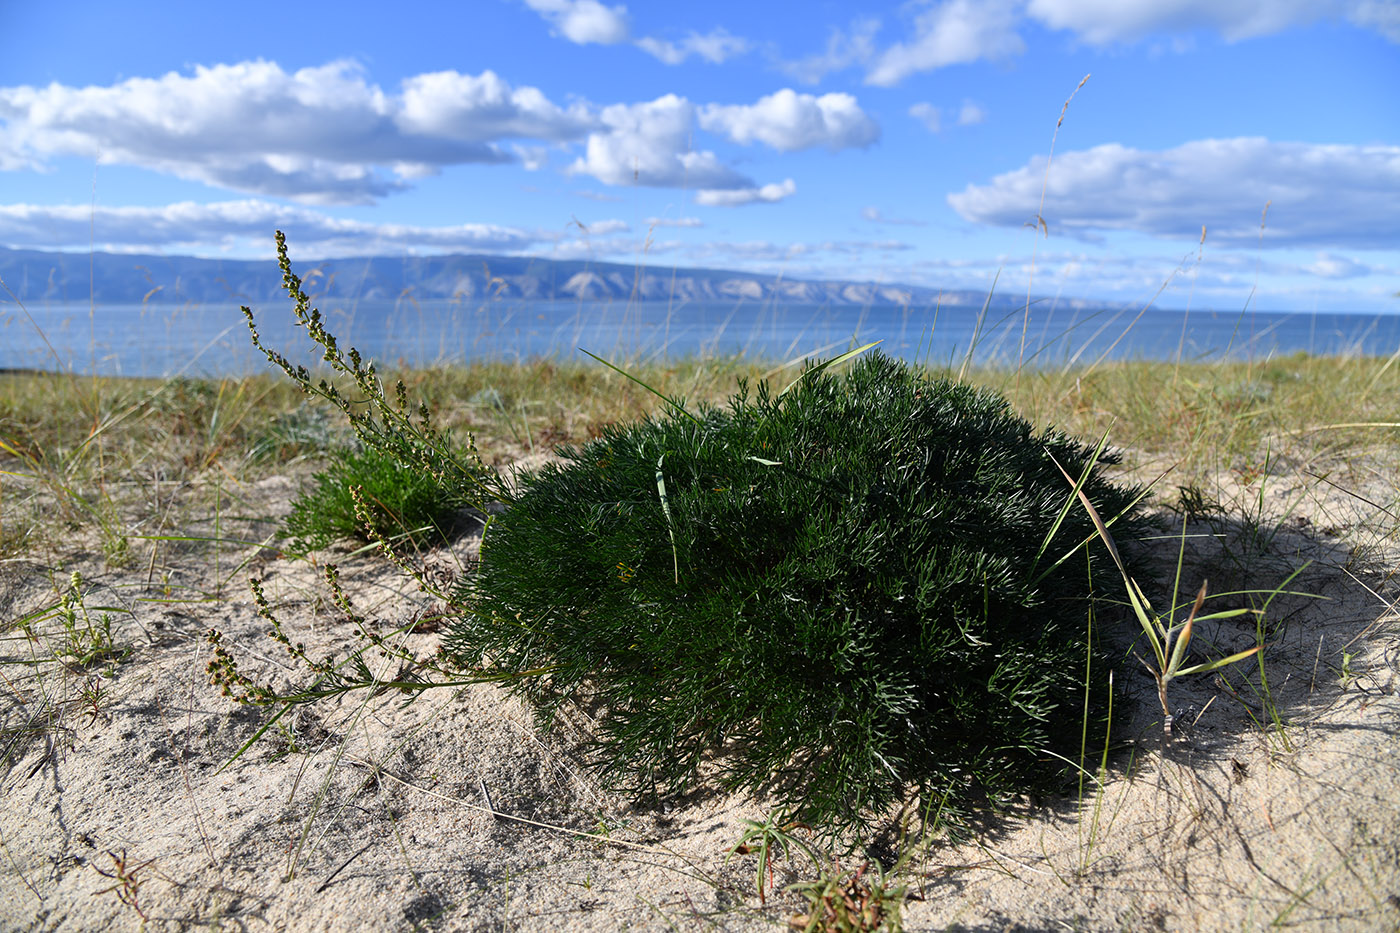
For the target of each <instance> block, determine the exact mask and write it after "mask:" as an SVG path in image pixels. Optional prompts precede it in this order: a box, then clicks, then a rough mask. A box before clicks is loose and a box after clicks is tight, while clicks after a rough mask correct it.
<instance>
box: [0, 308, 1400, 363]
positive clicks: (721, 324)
mask: <svg viewBox="0 0 1400 933" xmlns="http://www.w3.org/2000/svg"><path fill="white" fill-rule="evenodd" d="M255 310H256V312H257V320H258V329H259V331H260V333H261V334H262V337H263V340H264V342H265V343H266V344H268V345H269V346H272V347H274V348H276V349H279V350H281V351H282V352H284V353H286V354H287V356H288V357H289V358H290V359H292V360H293V362H305V363H307V364H308V365H309V364H311V363H312V362H314V360H315V357H314V356H313V355H312V353H311V345H310V342H309V341H308V340H307V339H306V336H305V334H304V333H302V332H300V331H299V330H298V329H297V328H296V327H295V326H294V325H293V323H292V319H291V313H290V311H289V310H288V307H287V305H286V304H285V303H278V304H276V305H268V306H265V307H262V308H260V309H255ZM323 310H324V311H325V316H326V322H327V327H328V328H329V329H330V330H331V332H332V333H334V334H335V335H336V336H337V338H338V339H339V341H340V346H341V347H342V349H344V348H348V347H350V346H354V347H357V348H358V349H359V350H360V352H361V353H362V354H364V356H365V357H367V358H373V359H376V360H378V361H379V362H380V364H381V365H395V364H408V365H418V366H422V365H429V364H435V363H444V362H469V361H472V360H482V359H497V360H508V361H515V360H522V359H529V358H532V357H555V358H559V359H577V360H586V359H587V358H586V357H584V356H583V354H581V353H580V352H579V348H580V347H582V348H584V349H586V350H589V351H591V352H593V353H596V354H598V355H599V356H602V357H605V358H607V359H611V360H616V361H624V362H632V363H635V362H642V361H648V360H653V359H659V358H666V357H669V358H678V357H684V356H696V355H700V356H716V355H731V354H744V355H746V356H749V357H756V358H761V359H765V360H778V361H786V360H790V359H794V358H800V357H803V356H811V355H815V356H829V355H832V354H835V353H839V352H841V351H842V350H845V349H847V348H848V347H850V346H851V345H852V341H858V342H860V343H865V342H868V341H871V340H882V341H883V343H882V348H883V349H884V350H885V351H886V352H887V353H890V354H893V355H898V356H902V357H904V358H906V359H918V360H920V361H924V360H927V361H931V362H933V363H948V362H953V363H958V362H961V361H962V359H963V358H964V357H965V356H966V354H967V353H968V352H969V349H971V351H972V355H973V360H974V361H975V362H980V363H1009V364H1014V363H1016V362H1017V361H1018V360H1023V361H1026V362H1027V363H1028V364H1029V365H1032V366H1062V365H1065V364H1067V363H1072V362H1079V363H1084V364H1087V363H1090V362H1093V361H1094V360H1097V359H1099V358H1101V357H1102V358H1107V359H1138V358H1141V359H1176V358H1177V357H1178V356H1180V357H1181V358H1183V359H1186V360H1195V359H1207V360H1209V359H1221V358H1226V357H1229V358H1239V359H1251V358H1252V359H1263V358H1267V357H1270V356H1278V355H1286V354H1292V353H1296V352H1308V353H1315V354H1327V355H1338V354H1345V355H1375V356H1379V355H1384V356H1388V355H1390V354H1392V353H1395V352H1396V351H1397V349H1400V315H1375V314H1342V313H1315V314H1314V313H1268V312H1244V313H1241V312H1239V311H1234V312H1229V313H1220V312H1215V313H1212V312H1206V311H1195V312H1190V313H1189V314H1188V313H1185V312H1180V311H1157V310H1148V311H1147V312H1145V313H1143V314H1141V316H1139V313H1138V310H1137V309H1129V310H1126V311H1083V310H1075V309H1070V308H1065V307H1060V308H1052V307H1049V306H1048V304H1045V305H1033V306H1032V308H1031V310H1030V314H1029V317H1027V316H1026V314H1025V311H1024V309H1017V310H1014V311H992V312H989V313H988V314H987V315H986V317H985V318H984V319H983V320H982V321H981V324H980V327H979V323H978V317H979V311H980V310H981V309H980V307H946V306H945V307H942V308H938V309H933V308H909V309H904V308H890V307H871V308H859V307H845V306H841V307H832V306H829V305H826V306H815V305H782V304H774V303H770V302H763V303H758V302H724V303H696V304H678V305H673V306H669V307H668V306H667V305H666V304H664V303H645V302H644V303H630V304H622V303H602V302H578V301H533V302H532V301H511V302H504V301H502V302H485V303H479V302H476V303H474V302H461V301H446V300H442V301H420V302H405V301H398V302H394V301H360V302H358V303H356V304H353V305H343V306H341V305H327V306H326V307H325V308H323ZM1023 344H1024V347H1023ZM0 368H3V369H13V368H26V369H43V370H64V371H73V372H79V373H99V374H108V375H128V376H172V375H177V374H185V375H191V376H195V375H198V376H222V375H244V374H247V373H252V372H258V371H263V370H265V369H267V368H268V363H267V362H266V360H265V359H263V358H262V356H261V355H259V354H258V353H257V351H256V350H255V349H254V348H253V347H252V345H251V341H250V340H249V337H248V331H247V327H246V326H245V324H244V320H243V315H242V313H241V311H240V310H239V309H238V308H237V307H235V306H232V305H230V306H227V307H224V306H214V305H193V306H187V307H171V306H168V305H154V304H152V305H145V306H143V305H106V306H99V307H96V308H92V309H89V308H87V307H73V306H47V307H45V306H40V307H30V308H28V309H27V314H26V311H24V310H22V309H20V308H19V307H18V306H16V305H14V304H3V303H0Z"/></svg>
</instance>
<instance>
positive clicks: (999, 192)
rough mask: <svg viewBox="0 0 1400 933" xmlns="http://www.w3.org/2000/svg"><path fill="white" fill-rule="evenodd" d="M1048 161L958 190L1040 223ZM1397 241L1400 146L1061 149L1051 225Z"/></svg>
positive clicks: (979, 213) (968, 208) (974, 202)
mask: <svg viewBox="0 0 1400 933" xmlns="http://www.w3.org/2000/svg"><path fill="white" fill-rule="evenodd" d="M1044 170H1045V163H1044V160H1043V159H1037V160H1033V161H1032V162H1030V163H1029V164H1027V165H1025V166H1024V167H1022V168H1019V169H1017V170H1015V171H1012V172H1007V173H1005V174H1003V175H998V176H996V177H995V178H993V179H992V180H991V181H990V182H988V183H987V184H984V185H969V186H968V187H967V188H965V189H964V190H963V191H961V192H957V193H955V194H951V195H949V196H948V203H949V204H950V205H952V207H953V208H954V209H955V210H957V212H958V213H959V214H961V215H962V216H963V217H965V218H967V219H968V220H971V221H976V222H978V223H987V224H996V225H999V226H1012V227H1019V226H1021V225H1022V224H1024V223H1026V222H1028V221H1031V220H1033V218H1034V215H1035V212H1036V208H1037V205H1038V203H1039V200H1040V190H1041V182H1042V179H1043V177H1044ZM1270 202H1271V205H1270V208H1269V213H1268V221H1267V228H1266V229H1265V230H1264V232H1263V239H1262V242H1263V245H1265V246H1269V247H1285V246H1310V247H1315V248H1316V247H1324V248H1326V247H1331V248H1337V247H1351V248H1358V249H1385V248H1393V247H1394V244H1395V243H1397V242H1400V146H1342V145H1313V144H1308V143H1288V142H1272V141H1270V140H1267V139H1261V138H1249V137H1245V138H1238V139H1207V140H1200V141H1196V142H1190V143H1186V144H1185V145H1182V146H1178V147H1176V148H1175V149H1168V150H1164V151H1161V152H1145V151H1142V150H1138V149H1130V148H1128V147H1126V146H1121V145H1118V144H1110V145H1105V146H1096V147H1095V148H1093V149H1087V150H1082V151H1078V152H1070V153H1066V154H1064V155H1058V156H1056V157H1055V161H1054V164H1053V165H1052V166H1051V169H1050V175H1049V182H1048V188H1047V190H1046V196H1045V208H1044V210H1043V212H1042V214H1043V216H1044V218H1045V221H1046V223H1047V224H1048V225H1049V230H1050V233H1051V234H1069V235H1071V236H1087V235H1091V234H1093V233H1095V232H1105V231H1115V230H1124V231H1137V232H1141V233H1148V234H1152V235H1155V236H1166V237H1183V238H1195V237H1196V236H1198V235H1199V234H1200V229H1201V225H1202V224H1205V225H1206V226H1207V227H1208V229H1209V237H1210V241H1211V242H1213V243H1219V244H1223V245H1229V246H1252V245H1254V244H1256V243H1258V242H1260V214H1261V211H1262V210H1263V208H1264V205H1265V204H1266V203H1270Z"/></svg>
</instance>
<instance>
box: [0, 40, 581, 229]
mask: <svg viewBox="0 0 1400 933" xmlns="http://www.w3.org/2000/svg"><path fill="white" fill-rule="evenodd" d="M0 125H3V129H4V134H3V139H4V143H3V144H0V149H4V150H8V152H9V155H8V156H0V162H3V163H5V164H11V163H15V162H20V163H23V164H27V165H28V166H30V167H41V166H42V164H43V160H44V159H46V158H48V157H51V156H61V155H77V156H82V157H86V158H93V159H97V160H99V161H101V162H104V163H118V164H124V165H135V166H140V167H142V168H147V169H151V170H154V171H157V172H162V173H165V174H170V175H175V176H178V177H180V178H185V179H190V180H194V181H200V182H204V183H206V184H210V185H216V186H219V187H222V188H230V189H234V190H238V191H247V192H251V193H255V194H264V195H276V196H282V197H287V198H292V199H295V200H300V201H305V202H308V203H314V204H326V203H366V202H370V201H373V200H375V199H377V198H380V197H383V196H385V195H387V194H390V193H392V192H394V191H399V190H402V189H404V188H405V187H406V185H405V183H404V182H405V179H413V178H422V177H424V176H426V175H430V174H433V173H434V172H435V171H437V170H438V169H439V168H441V167H442V166H446V165H454V164H462V163H472V162H476V163H502V162H509V161H513V160H514V159H515V156H514V155H513V154H512V153H511V152H509V151H507V150H506V149H503V148H501V146H499V145H498V142H500V141H503V140H507V139H513V138H528V139H543V140H549V141H552V142H557V141H561V140H568V139H576V138H579V137H581V136H582V135H583V134H584V133H585V132H586V131H587V130H588V129H589V128H591V127H593V126H594V125H596V124H595V122H594V118H593V117H592V116H591V115H590V114H589V113H588V112H587V111H586V110H585V109H584V108H583V107H582V106H581V105H580V106H574V107H571V108H569V109H567V110H566V109H562V108H560V107H558V106H556V105H554V104H552V103H550V102H549V101H548V100H547V99H546V98H545V97H544V95H543V94H541V93H540V92H539V91H538V90H536V89H534V88H530V87H522V88H512V87H510V85H508V84H507V83H506V82H504V81H503V80H501V79H500V78H498V77H497V76H496V75H495V74H493V73H492V72H489V71H487V72H483V73H482V74H481V75H479V76H475V77H474V76H470V75H462V74H458V73H457V72H450V71H449V72H435V73H432V74H425V75H418V76H416V77H412V78H409V79H408V80H406V81H405V82H404V90H403V94H402V95H397V96H395V95H390V94H386V93H385V92H384V91H382V90H381V89H380V88H379V87H378V86H376V85H373V84H371V83H369V82H368V81H366V79H365V77H364V75H363V73H362V71H361V69H360V68H359V67H358V66H356V65H355V64H353V63H351V62H345V61H339V62H332V63H330V64H328V65H323V66H320V67H316V68H303V69H301V70H299V71H296V72H293V73H291V74H288V73H287V72H284V71H283V70H282V69H281V68H280V67H279V66H278V65H277V64H275V63H273V62H265V61H254V62H241V63H238V64H234V65H214V66H209V67H205V66H199V67H196V68H195V70H194V73H193V74H190V75H182V74H177V73H174V72H171V73H169V74H166V75H164V76H162V77H160V78H131V79H128V80H126V81H122V82H120V83H118V84H114V85H111V86H108V87H83V88H75V87H67V86H64V85H61V84H56V83H55V84H50V85H48V86H47V87H42V88H39V87H31V86H27V85H25V86H18V87H5V88H0Z"/></svg>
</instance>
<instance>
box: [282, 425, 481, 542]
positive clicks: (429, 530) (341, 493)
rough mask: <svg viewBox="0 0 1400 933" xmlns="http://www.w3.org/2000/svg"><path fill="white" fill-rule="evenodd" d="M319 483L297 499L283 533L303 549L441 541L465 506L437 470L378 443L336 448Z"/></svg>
mask: <svg viewBox="0 0 1400 933" xmlns="http://www.w3.org/2000/svg"><path fill="white" fill-rule="evenodd" d="M314 484H315V485H314V487H313V488H312V489H311V490H310V491H309V492H307V493H304V494H303V495H302V496H300V497H299V498H298V499H297V500H296V501H295V502H293V503H292V510H291V512H290V514H288V515H287V518H286V520H285V523H284V526H283V527H284V532H283V533H284V535H285V536H286V537H287V538H290V539H291V541H292V544H293V546H294V547H296V548H297V549H298V550H302V551H312V550H319V549H321V548H324V547H328V546H329V545H331V544H332V543H333V542H336V541H342V540H359V541H370V540H373V539H374V538H384V539H401V538H406V539H407V540H408V541H410V542H411V543H412V544H413V545H415V546H423V545H428V544H436V543H439V542H441V541H445V540H446V539H447V538H448V537H449V536H450V535H451V533H452V531H453V529H454V528H455V527H456V524H457V522H458V520H459V517H460V515H461V509H462V506H463V501H462V498H461V496H460V495H457V494H454V493H453V492H452V491H451V490H449V489H447V488H445V487H444V486H443V485H442V483H441V482H440V481H439V479H438V478H437V477H436V476H434V475H433V474H431V473H429V472H426V471H424V470H422V469H418V468H415V467H412V466H406V465H404V464H403V463H401V462H400V461H399V459H398V457H397V456H396V455H395V454H394V453H392V452H388V451H384V450H379V449H375V448H370V449H367V450H363V451H359V452H354V451H350V450H346V449H344V448H340V449H338V450H336V451H334V452H333V453H332V454H331V463H330V466H328V467H327V468H326V469H325V470H323V471H321V472H320V473H317V474H316V476H315V479H314ZM356 488H358V489H359V490H360V497H361V499H362V501H363V502H364V505H365V513H366V514H367V515H368V517H369V519H370V529H369V530H367V529H366V527H365V525H364V523H363V522H362V521H361V520H360V519H359V517H357V514H356V507H355V497H354V494H353V492H352V490H354V489H356ZM371 531H372V534H371Z"/></svg>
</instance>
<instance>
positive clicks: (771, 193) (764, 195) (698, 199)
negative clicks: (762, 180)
mask: <svg viewBox="0 0 1400 933" xmlns="http://www.w3.org/2000/svg"><path fill="white" fill-rule="evenodd" d="M796 193H797V183H796V182H794V181H793V180H792V179H791V178H789V179H787V180H786V181H784V182H783V183H782V184H771V185H764V186H763V187H761V188H731V189H720V190H714V189H709V190H703V191H697V192H695V203H696V204H701V205H704V206H705V207H741V206H743V205H745V204H776V203H777V202H778V201H781V200H783V199H784V198H789V197H792V196H793V195H794V194H796Z"/></svg>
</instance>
